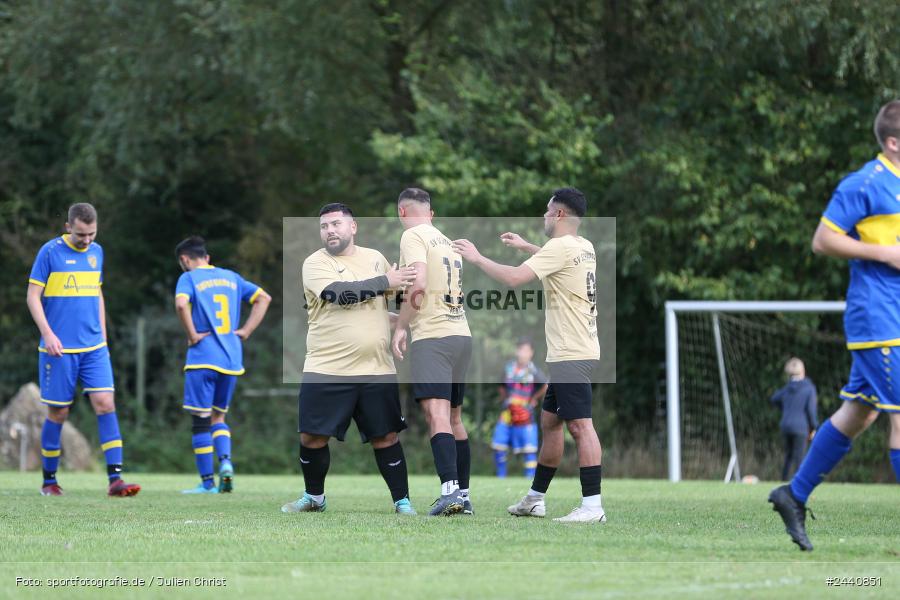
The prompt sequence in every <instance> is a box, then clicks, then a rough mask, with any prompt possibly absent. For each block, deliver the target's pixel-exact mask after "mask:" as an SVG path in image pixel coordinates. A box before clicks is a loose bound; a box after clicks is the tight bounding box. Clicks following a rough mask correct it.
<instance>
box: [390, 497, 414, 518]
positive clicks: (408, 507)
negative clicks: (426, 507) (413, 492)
mask: <svg viewBox="0 0 900 600" xmlns="http://www.w3.org/2000/svg"><path fill="white" fill-rule="evenodd" d="M394 512H395V513H397V514H398V515H415V514H418V513H416V509H414V508H413V507H412V504H411V503H410V501H409V498H400V499H399V500H397V501H396V502H394Z"/></svg>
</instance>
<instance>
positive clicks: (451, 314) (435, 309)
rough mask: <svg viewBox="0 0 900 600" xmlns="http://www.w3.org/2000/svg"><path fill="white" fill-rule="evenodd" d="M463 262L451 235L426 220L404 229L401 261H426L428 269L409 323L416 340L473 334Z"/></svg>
mask: <svg viewBox="0 0 900 600" xmlns="http://www.w3.org/2000/svg"><path fill="white" fill-rule="evenodd" d="M462 262H463V261H462V257H461V256H460V255H459V254H457V253H456V252H454V251H453V249H452V247H451V246H450V239H449V238H448V237H447V236H445V235H444V234H443V233H441V232H440V231H439V230H438V229H437V228H436V227H434V226H433V225H430V224H424V223H423V224H421V225H416V226H415V227H410V228H409V229H407V230H406V231H404V232H403V236H402V237H401V238H400V264H401V265H403V266H411V265H413V264H415V263H424V264H425V268H426V272H427V276H426V283H425V294H424V296H423V297H422V299H421V305H420V307H419V310H418V311H417V312H416V313H415V315H414V316H413V318H412V320H411V321H410V324H409V328H410V332H411V333H412V341H417V340H424V339H429V338H442V337H447V336H451V335H463V336H471V333H470V332H469V324H468V322H467V321H466V311H465V307H464V305H463V304H464V295H463V289H462Z"/></svg>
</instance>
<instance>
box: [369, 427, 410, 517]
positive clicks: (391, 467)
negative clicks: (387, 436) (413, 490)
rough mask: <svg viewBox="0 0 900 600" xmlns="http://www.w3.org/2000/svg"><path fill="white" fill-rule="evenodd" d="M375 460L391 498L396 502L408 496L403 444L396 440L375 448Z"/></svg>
mask: <svg viewBox="0 0 900 600" xmlns="http://www.w3.org/2000/svg"><path fill="white" fill-rule="evenodd" d="M375 462H376V463H377V464H378V470H379V471H381V476H382V477H383V478H384V482H385V483H386V484H387V486H388V489H389V490H391V498H392V499H393V500H394V502H396V501H397V500H400V499H402V498H408V497H409V478H408V477H407V473H406V458H405V457H404V456H403V446H401V445H400V442H397V443H396V444H394V445H393V446H388V447H387V448H375Z"/></svg>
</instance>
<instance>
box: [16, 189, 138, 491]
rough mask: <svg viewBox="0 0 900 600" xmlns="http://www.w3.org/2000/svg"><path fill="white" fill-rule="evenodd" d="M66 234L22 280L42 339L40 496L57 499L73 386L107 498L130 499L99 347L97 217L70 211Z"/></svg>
mask: <svg viewBox="0 0 900 600" xmlns="http://www.w3.org/2000/svg"><path fill="white" fill-rule="evenodd" d="M66 231H67V232H68V233H66V234H65V235H62V236H60V237H57V238H54V239H52V240H50V241H49V242H47V243H46V244H44V245H43V246H42V247H41V249H40V251H39V252H38V254H37V257H36V258H35V259H34V266H33V267H32V268H31V276H30V277H29V279H28V310H29V311H30V312H31V317H32V318H33V319H34V322H35V324H36V325H37V327H38V329H39V330H40V332H41V342H40V345H39V346H38V379H39V380H40V383H41V402H43V403H44V404H46V405H47V412H48V415H47V420H46V421H44V428H43V430H42V431H41V456H42V458H41V460H42V462H43V468H44V484H43V487H42V488H41V494H42V495H44V496H61V495H62V488H61V487H60V486H59V484H58V483H57V481H56V469H57V467H58V466H59V457H60V454H61V449H60V438H61V436H62V427H63V423H65V421H66V418H67V417H68V416H69V407H70V406H71V405H72V402H73V401H74V397H75V386H76V384H77V383H78V381H79V380H80V381H81V385H82V391H83V392H84V394H85V396H87V397H88V398H89V399H90V402H91V406H92V407H93V408H94V412H95V413H96V414H97V427H98V429H99V433H100V445H101V448H102V449H103V453H104V455H105V456H106V464H107V473H108V475H109V488H108V490H107V493H108V494H109V495H110V496H134V495H135V494H137V493H138V492H139V491H140V490H141V487H140V486H139V485H136V484H133V483H125V482H124V481H122V477H121V473H122V436H121V435H120V434H119V421H118V419H117V418H116V406H115V402H114V397H113V392H114V391H115V387H114V385H113V373H112V364H111V363H110V359H109V349H108V348H107V346H106V309H105V306H104V304H103V291H102V288H101V286H102V285H103V248H101V247H100V245H99V244H97V243H95V242H94V238H95V237H96V236H97V211H96V210H94V207H93V206H91V205H90V204H86V203H79V204H73V205H72V206H71V207H70V208H69V214H68V221H67V222H66Z"/></svg>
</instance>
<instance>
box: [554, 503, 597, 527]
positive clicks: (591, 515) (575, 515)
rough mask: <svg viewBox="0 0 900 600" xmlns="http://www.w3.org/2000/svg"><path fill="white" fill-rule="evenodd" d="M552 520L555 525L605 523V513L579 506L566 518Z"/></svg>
mask: <svg viewBox="0 0 900 600" xmlns="http://www.w3.org/2000/svg"><path fill="white" fill-rule="evenodd" d="M553 520H554V521H556V522H557V523H606V513H605V512H603V509H602V508H590V507H588V506H579V507H578V508H576V509H574V510H573V511H572V512H570V513H569V514H567V515H566V516H564V517H559V518H557V519H553Z"/></svg>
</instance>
